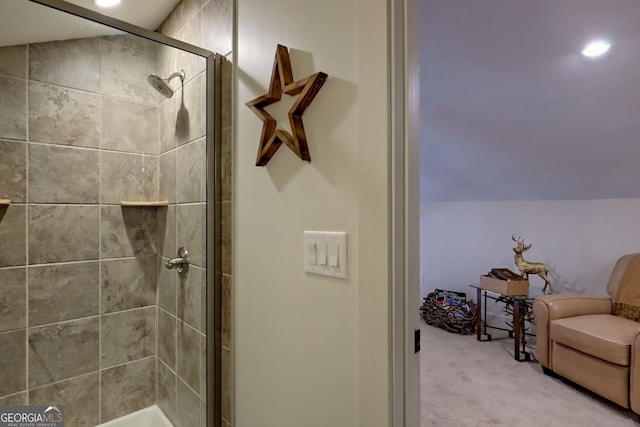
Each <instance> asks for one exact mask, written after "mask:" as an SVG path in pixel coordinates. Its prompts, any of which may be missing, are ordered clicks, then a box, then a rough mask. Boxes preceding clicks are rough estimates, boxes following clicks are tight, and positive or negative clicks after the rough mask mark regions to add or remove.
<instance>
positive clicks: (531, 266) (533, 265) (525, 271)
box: [511, 234, 553, 293]
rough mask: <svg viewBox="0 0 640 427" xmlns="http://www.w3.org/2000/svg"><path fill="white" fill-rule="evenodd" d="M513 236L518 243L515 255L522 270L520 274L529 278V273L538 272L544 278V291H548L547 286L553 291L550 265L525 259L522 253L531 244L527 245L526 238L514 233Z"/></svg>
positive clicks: (529, 247)
mask: <svg viewBox="0 0 640 427" xmlns="http://www.w3.org/2000/svg"><path fill="white" fill-rule="evenodd" d="M511 238H512V239H513V241H514V242H516V243H517V245H516V247H515V248H513V252H515V256H514V257H513V259H514V261H515V262H516V265H517V266H518V270H520V274H521V275H522V276H523V277H524V278H525V279H527V280H528V279H529V273H533V274H537V275H538V276H540V277H541V278H542V279H543V280H544V282H545V283H544V288H542V291H543V292H546V291H547V287H548V288H549V293H553V286H552V285H551V280H549V276H548V273H549V266H548V265H547V264H544V263H542V262H529V261H525V259H524V258H522V253H523V252H525V251H528V250H529V249H531V244H528V245H525V244H524V239H522V237H520V236H518V238H516V235H515V234H514V235H512V236H511Z"/></svg>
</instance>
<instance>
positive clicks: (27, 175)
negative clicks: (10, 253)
mask: <svg viewBox="0 0 640 427" xmlns="http://www.w3.org/2000/svg"><path fill="white" fill-rule="evenodd" d="M25 49H26V52H25V57H26V61H25V68H26V70H25V76H26V79H25V80H26V81H25V85H26V88H25V90H26V93H25V97H26V102H25V106H26V107H25V116H26V117H25V123H26V141H25V142H26V143H25V150H26V152H25V169H26V170H25V181H26V184H25V185H26V188H25V208H24V215H25V219H24V221H25V233H24V239H25V260H24V263H25V273H24V274H25V281H24V286H25V328H24V334H25V340H24V341H25V342H24V345H25V351H24V356H25V368H24V371H25V395H26V396H25V400H26V402H25V403H26V404H27V405H29V404H30V401H31V393H30V391H29V390H30V389H29V262H30V259H29V210H30V209H29V203H30V202H31V200H30V199H31V194H30V192H29V186H30V185H29V184H30V178H31V176H30V175H31V174H30V173H29V147H30V142H29V140H30V139H31V135H30V132H29V129H30V126H29V124H30V121H31V120H30V116H31V115H30V114H29V108H30V101H31V100H30V99H29V85H30V83H29V79H30V78H31V75H30V67H29V62H30V55H29V53H30V51H31V45H30V44H27V45H26V47H25Z"/></svg>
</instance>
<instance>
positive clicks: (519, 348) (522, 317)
mask: <svg viewBox="0 0 640 427" xmlns="http://www.w3.org/2000/svg"><path fill="white" fill-rule="evenodd" d="M470 286H471V287H472V288H475V289H476V296H477V298H476V303H477V305H478V309H477V323H476V339H477V340H478V341H491V335H490V334H488V333H487V328H491V329H499V330H503V331H508V332H509V337H512V338H513V356H514V359H515V360H517V361H518V362H523V361H529V360H531V354H530V353H529V352H528V351H526V345H527V340H526V334H525V331H524V325H525V322H526V318H527V315H528V314H530V312H531V306H532V304H533V300H534V299H535V298H536V297H537V296H540V295H544V293H543V292H542V289H539V288H533V287H531V286H529V294H528V295H505V294H502V293H500V292H496V291H490V290H488V289H482V288H481V287H480V286H478V285H470ZM487 299H491V300H494V301H500V302H504V303H505V304H507V305H509V304H512V305H513V313H512V314H513V323H512V329H506V328H499V327H497V326H490V325H488V324H487ZM483 336H484V337H486V338H484V339H483ZM521 353H522V357H521V356H520V355H521Z"/></svg>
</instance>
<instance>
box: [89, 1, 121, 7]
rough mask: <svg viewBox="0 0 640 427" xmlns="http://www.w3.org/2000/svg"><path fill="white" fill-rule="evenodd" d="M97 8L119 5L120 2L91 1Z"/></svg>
mask: <svg viewBox="0 0 640 427" xmlns="http://www.w3.org/2000/svg"><path fill="white" fill-rule="evenodd" d="M93 2H94V3H95V4H96V6H98V7H112V6H115V5H117V4H120V0H93Z"/></svg>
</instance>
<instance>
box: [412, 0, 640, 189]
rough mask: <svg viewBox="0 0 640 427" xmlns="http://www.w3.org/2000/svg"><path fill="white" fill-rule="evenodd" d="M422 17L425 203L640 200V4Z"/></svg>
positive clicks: (560, 5) (434, 10) (511, 4)
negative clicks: (589, 53) (598, 45)
mask: <svg viewBox="0 0 640 427" xmlns="http://www.w3.org/2000/svg"><path fill="white" fill-rule="evenodd" d="M420 6H421V11H420V14H421V16H420V43H421V47H420V55H421V59H420V64H421V71H420V73H421V127H420V132H421V137H420V138H421V200H422V201H423V202H425V201H468V200H473V201H475V200H567V199H568V200H573V199H600V198H625V197H632V198H635V197H640V25H638V22H639V20H640V1H637V0H535V1H531V0H508V1H504V0H482V1H478V0H449V1H442V0H421V3H420ZM594 37H606V38H608V39H610V40H611V41H612V48H611V50H610V52H608V53H607V54H606V55H605V56H604V57H603V58H599V59H598V60H588V59H586V58H584V57H582V56H581V55H580V51H581V50H582V47H583V46H584V45H585V44H586V42H587V41H589V40H590V39H592V38H594Z"/></svg>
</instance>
